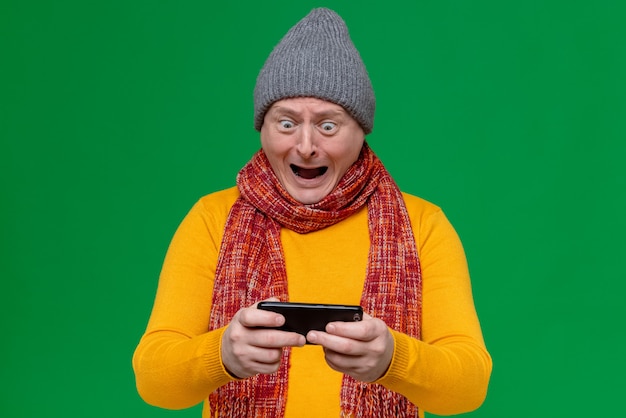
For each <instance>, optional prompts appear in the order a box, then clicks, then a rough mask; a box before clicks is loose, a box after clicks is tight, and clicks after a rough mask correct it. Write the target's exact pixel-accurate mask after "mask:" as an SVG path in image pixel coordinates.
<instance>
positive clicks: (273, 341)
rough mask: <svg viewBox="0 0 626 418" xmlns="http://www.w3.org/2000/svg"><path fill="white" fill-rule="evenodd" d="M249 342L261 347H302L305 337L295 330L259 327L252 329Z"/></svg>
mask: <svg viewBox="0 0 626 418" xmlns="http://www.w3.org/2000/svg"><path fill="white" fill-rule="evenodd" d="M250 344H251V345H254V346H257V347H263V348H282V347H302V346H303V345H304V344H306V339H305V338H304V336H302V335H300V334H298V333H296V332H287V331H279V330H275V329H261V328H260V329H255V330H253V334H252V335H251V339H250Z"/></svg>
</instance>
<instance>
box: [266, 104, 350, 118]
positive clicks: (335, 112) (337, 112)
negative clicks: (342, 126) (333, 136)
mask: <svg viewBox="0 0 626 418" xmlns="http://www.w3.org/2000/svg"><path fill="white" fill-rule="evenodd" d="M270 111H271V112H272V113H274V112H276V113H290V114H295V115H300V114H301V113H302V112H298V111H297V110H295V109H292V108H291V107H287V106H277V107H273V108H272V109H270ZM312 113H313V115H314V116H316V117H318V118H320V117H322V118H323V117H331V116H335V117H337V116H343V115H346V114H347V113H346V111H345V110H343V109H328V110H322V111H320V112H315V111H313V112H312Z"/></svg>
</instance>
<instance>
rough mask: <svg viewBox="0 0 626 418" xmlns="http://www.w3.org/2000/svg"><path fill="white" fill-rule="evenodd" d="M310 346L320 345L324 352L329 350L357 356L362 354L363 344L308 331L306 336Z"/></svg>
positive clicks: (324, 333) (336, 336) (320, 332)
mask: <svg viewBox="0 0 626 418" xmlns="http://www.w3.org/2000/svg"><path fill="white" fill-rule="evenodd" d="M306 339H307V341H309V342H310V343H312V344H317V345H321V346H322V347H324V350H325V351H326V350H330V351H334V352H337V353H341V354H343V355H349V356H358V355H362V354H363V348H362V346H363V343H361V342H360V341H358V340H354V339H350V338H345V337H342V336H338V335H332V334H329V333H327V332H322V331H310V332H309V333H308V334H307V336H306Z"/></svg>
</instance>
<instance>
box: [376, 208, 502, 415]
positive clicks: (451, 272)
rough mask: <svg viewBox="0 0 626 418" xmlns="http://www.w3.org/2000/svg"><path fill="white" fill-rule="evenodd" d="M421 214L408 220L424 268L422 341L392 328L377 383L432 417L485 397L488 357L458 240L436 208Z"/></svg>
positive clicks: (473, 405)
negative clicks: (389, 354)
mask: <svg viewBox="0 0 626 418" xmlns="http://www.w3.org/2000/svg"><path fill="white" fill-rule="evenodd" d="M423 216H424V219H418V220H412V222H413V224H414V232H415V238H416V243H417V245H418V253H419V257H420V264H421V268H422V283H423V288H422V294H423V305H422V339H421V340H417V339H415V338H411V337H409V336H408V335H406V334H402V333H400V332H397V331H393V330H392V335H393V337H394V341H395V353H394V357H393V359H392V363H391V365H390V367H389V369H388V371H387V373H386V374H385V375H384V376H383V377H382V378H381V379H379V381H378V382H377V383H380V384H382V385H384V386H386V387H387V388H389V389H391V390H393V391H396V392H398V393H401V394H402V395H404V396H406V397H407V398H408V399H409V400H410V401H411V402H413V403H414V404H416V405H418V406H419V407H420V408H422V409H423V410H425V411H428V412H431V413H435V414H440V415H450V414H459V413H464V412H469V411H472V410H474V409H476V408H478V407H479V406H480V405H481V404H482V402H483V401H484V399H485V396H486V392H487V386H488V383H489V377H490V374H491V367H492V363H491V357H490V355H489V353H488V352H487V350H486V348H485V344H484V341H483V337H482V332H481V329H480V324H479V321H478V317H477V314H476V310H475V308H474V302H473V297H472V290H471V284H470V278H469V272H468V268H467V262H466V258H465V254H464V251H463V247H462V245H461V242H460V240H459V238H458V236H457V234H456V232H455V230H454V229H453V227H452V225H451V224H450V223H449V221H448V220H447V218H446V217H445V215H444V214H443V212H442V211H441V210H440V209H438V208H437V209H436V210H435V211H434V212H431V213H428V214H423ZM416 227H417V228H416Z"/></svg>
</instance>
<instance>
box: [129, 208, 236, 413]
mask: <svg viewBox="0 0 626 418" xmlns="http://www.w3.org/2000/svg"><path fill="white" fill-rule="evenodd" d="M221 218H223V219H225V218H226V217H225V216H223V214H222V216H221ZM221 218H220V214H217V215H216V214H213V213H211V212H210V211H208V210H206V209H205V208H204V204H203V201H200V202H198V203H197V204H196V205H195V206H194V207H193V208H192V209H191V211H190V212H189V213H188V214H187V216H186V217H185V219H184V220H183V222H182V223H181V225H180V226H179V228H178V230H177V231H176V233H175V234H174V237H173V239H172V242H171V244H170V247H169V249H168V252H167V255H166V257H165V261H164V263H163V268H162V271H161V275H160V278H159V286H158V290H157V295H156V298H155V302H154V307H153V310H152V314H151V316H150V321H149V323H148V326H147V329H146V332H145V333H144V335H143V337H142V339H141V341H140V342H139V344H138V346H137V348H136V350H135V353H134V356H133V368H134V371H135V380H136V384H137V390H138V392H139V394H140V396H141V397H142V398H143V399H144V400H145V401H146V402H147V403H149V404H152V405H155V406H159V407H163V408H168V409H182V408H188V407H191V406H193V405H196V404H198V403H200V402H201V401H203V400H204V399H205V398H206V397H207V396H208V394H209V393H211V392H212V391H214V390H215V389H216V388H217V387H219V386H221V385H224V384H225V383H227V382H229V381H230V380H232V378H231V376H230V375H229V374H228V372H227V371H226V370H225V369H224V367H223V365H222V361H221V357H220V344H221V338H222V334H223V330H224V329H218V330H213V331H208V327H209V314H210V311H211V299H212V292H213V277H214V273H215V267H216V265H215V263H216V260H217V255H218V252H219V245H220V242H221V234H222V230H223V222H222V223H221V224H220V222H218V221H216V220H215V219H221Z"/></svg>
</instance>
